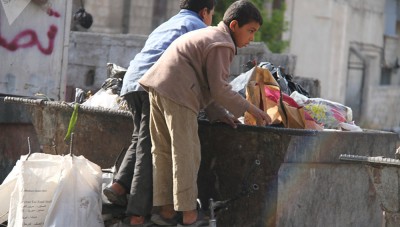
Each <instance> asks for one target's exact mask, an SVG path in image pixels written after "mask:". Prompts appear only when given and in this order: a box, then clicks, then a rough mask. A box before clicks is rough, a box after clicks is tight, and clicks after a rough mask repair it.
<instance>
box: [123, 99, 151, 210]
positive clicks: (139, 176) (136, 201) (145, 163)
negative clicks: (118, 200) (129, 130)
mask: <svg viewBox="0 0 400 227" xmlns="http://www.w3.org/2000/svg"><path fill="white" fill-rule="evenodd" d="M134 94H135V99H137V104H138V105H137V106H136V107H137V110H136V111H137V112H139V113H140V114H138V115H139V116H138V118H139V119H138V121H139V122H140V124H139V125H135V127H139V136H138V140H137V146H136V162H135V163H134V168H135V170H134V173H133V179H132V185H131V190H130V195H129V201H128V206H127V210H126V213H127V215H128V216H132V215H137V216H146V215H149V214H150V212H151V208H152V205H153V204H152V201H153V180H152V177H153V176H152V172H153V166H152V157H151V138H150V127H149V120H150V102H149V96H148V94H147V92H145V91H138V92H134Z"/></svg>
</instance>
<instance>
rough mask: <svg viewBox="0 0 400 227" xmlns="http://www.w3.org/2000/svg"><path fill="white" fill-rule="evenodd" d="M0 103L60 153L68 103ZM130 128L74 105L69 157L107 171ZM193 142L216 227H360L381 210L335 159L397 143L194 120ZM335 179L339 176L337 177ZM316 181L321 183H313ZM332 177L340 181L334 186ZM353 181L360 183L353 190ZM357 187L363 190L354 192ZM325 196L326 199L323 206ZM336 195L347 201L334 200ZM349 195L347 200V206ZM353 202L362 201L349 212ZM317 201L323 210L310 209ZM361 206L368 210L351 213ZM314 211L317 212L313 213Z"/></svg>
mask: <svg viewBox="0 0 400 227" xmlns="http://www.w3.org/2000/svg"><path fill="white" fill-rule="evenodd" d="M5 101H6V102H10V103H18V104H24V105H28V106H30V107H29V108H30V110H31V113H32V116H33V117H32V119H33V125H34V127H35V130H36V132H37V134H38V138H39V142H40V143H41V145H42V146H43V152H45V153H58V154H60V153H66V152H68V146H67V145H66V144H65V142H64V141H63V139H64V136H65V134H66V131H67V128H68V123H69V119H70V116H71V114H72V111H73V107H72V106H71V105H69V104H66V103H62V102H52V101H44V100H28V99H20V98H14V97H7V98H6V99H5ZM131 125H132V123H131V117H130V114H129V112H125V111H111V110H106V109H102V108H90V107H84V106H79V113H78V120H77V124H76V128H75V133H74V134H75V136H74V148H73V150H74V153H75V154H77V155H84V156H85V157H86V158H88V159H89V160H91V161H93V162H95V163H97V164H99V165H100V166H101V167H102V168H108V167H110V166H112V165H113V164H114V162H115V159H116V157H117V156H118V154H119V152H120V150H121V149H124V148H126V147H127V146H128V145H129V142H130V137H131V129H132V128H131V127H132V126H131ZM199 136H200V141H201V146H202V162H201V166H200V171H199V178H198V186H199V198H200V200H201V202H202V205H203V208H204V209H207V207H208V206H209V199H210V198H212V199H213V200H214V201H226V205H225V206H222V208H221V209H220V210H219V211H218V212H217V213H216V215H217V223H218V226H219V227H221V226H227V227H232V226H238V227H242V226H246V227H247V226H321V225H322V224H323V222H324V220H325V221H326V223H328V226H329V223H332V222H333V221H331V220H340V219H343V218H347V217H349V215H348V214H351V217H352V219H351V221H352V222H351V223H350V224H349V225H348V226H363V225H360V223H365V217H366V215H368V217H369V219H368V221H370V223H373V224H375V223H377V222H378V221H379V220H380V217H381V215H382V212H381V209H380V206H379V201H378V199H377V198H376V196H374V195H375V194H376V193H375V192H374V190H373V189H372V188H373V186H371V187H369V185H370V184H371V185H372V183H371V182H370V180H369V177H368V174H367V173H365V174H364V173H363V172H362V171H360V169H362V168H363V167H358V166H346V164H343V163H339V162H340V161H339V159H338V158H339V155H340V154H343V153H347V154H353V155H369V156H386V157H393V156H394V153H393V152H392V151H394V150H395V147H396V141H397V134H395V133H389V132H382V131H372V130H365V131H363V132H339V131H312V130H295V129H283V128H273V127H253V126H246V125H240V126H239V127H238V128H237V129H233V128H231V127H230V126H227V125H224V124H210V123H208V122H207V121H199ZM327 166H328V167H332V168H331V169H330V168H326V167H327ZM337 167H338V168H339V170H343V172H341V171H338V169H337ZM349 167H350V168H349ZM342 173H344V174H347V175H343V176H341V175H340V174H342ZM353 173H354V174H353ZM318 176H321V177H322V178H323V179H325V181H318V179H320V178H319V177H318ZM338 176H341V177H338ZM337 178H339V179H341V180H339V181H337ZM349 179H351V181H349ZM357 180H360V181H361V182H363V183H364V184H361V186H360V185H359V184H354V181H357ZM353 186H354V187H353ZM364 187H367V189H364V190H362V191H358V192H357V190H358V189H360V188H362V189H363V188H364ZM314 190H319V191H321V192H323V193H316V191H314ZM353 190H355V191H353ZM329 193H333V194H334V197H332V199H330V200H328V201H329V203H325V204H324V203H323V201H324V199H326V198H327V197H329ZM365 193H367V194H366V195H365ZM342 194H343V195H344V194H346V195H347V196H346V197H343V199H342V198H341V197H340V195H342ZM313 195H315V196H314V197H313ZM302 196H304V197H302ZM352 196H353V198H354V199H353V200H349V198H352ZM302 198H307V199H308V201H311V202H307V201H306V200H304V199H302ZM357 200H362V201H361V202H358V203H357V202H356V203H357V204H356V206H349V204H350V203H354V202H355V201H357ZM365 200H367V201H365ZM318 201H321V204H324V205H325V207H322V205H321V204H318V206H315V205H316V203H317V202H318ZM211 204H213V203H211ZM362 205H363V206H369V209H368V210H367V211H365V210H362V209H361V210H354V208H355V207H356V208H357V206H362ZM316 207H319V209H320V210H321V211H323V212H321V213H320V215H318V209H316ZM337 208H340V209H341V210H339V211H338V210H337ZM307 210H309V211H311V212H314V213H312V215H311V216H312V217H313V218H315V217H317V218H316V219H315V220H317V221H318V222H315V223H312V221H311V223H307V224H305V223H303V224H300V225H298V223H302V221H303V220H304V219H302V218H303V215H305V214H307ZM328 211H331V212H330V213H329V212H328ZM296 212H297V213H296ZM366 212H370V213H368V214H366ZM309 220H311V219H307V221H309ZM337 223H339V222H336V224H337ZM336 224H335V226H346V225H336ZM374 226H376V225H374Z"/></svg>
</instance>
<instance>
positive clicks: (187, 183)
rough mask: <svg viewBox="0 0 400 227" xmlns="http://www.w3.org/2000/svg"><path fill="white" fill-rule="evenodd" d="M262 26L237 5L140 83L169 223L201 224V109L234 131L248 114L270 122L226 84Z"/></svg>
mask: <svg viewBox="0 0 400 227" xmlns="http://www.w3.org/2000/svg"><path fill="white" fill-rule="evenodd" d="M262 22H263V20H262V17H261V14H260V12H259V10H258V9H257V8H256V7H255V6H254V5H253V4H252V3H251V2H249V1H246V0H240V1H236V2H234V3H233V4H232V5H231V6H229V8H228V9H227V10H226V12H225V14H224V18H223V21H221V22H220V23H219V24H218V26H216V27H207V28H203V29H199V30H196V31H192V32H189V33H186V34H185V35H182V36H181V37H179V38H178V39H176V40H175V41H174V42H173V43H172V44H171V45H170V46H169V47H168V49H167V50H166V51H165V52H164V54H163V55H162V57H161V58H160V59H159V60H158V61H157V62H156V63H155V64H154V65H153V66H152V67H151V68H150V69H149V70H148V71H147V73H146V74H145V75H144V76H143V77H142V78H141V79H140V80H139V83H140V84H141V85H142V86H143V87H144V88H145V89H146V90H147V91H148V92H149V96H150V108H151V111H150V112H151V113H150V133H151V138H152V144H153V148H152V155H153V205H154V206H160V207H161V209H160V214H158V215H159V216H161V217H162V218H164V219H165V220H166V221H168V220H169V219H173V218H174V217H175V216H176V214H177V212H179V211H182V214H183V220H182V223H181V224H180V225H183V226H200V225H201V224H202V220H200V219H201V218H200V217H199V215H198V212H197V210H196V199H197V195H198V191H197V174H198V170H199V167H200V159H201V154H200V141H199V137H198V121H197V115H198V113H199V111H200V110H201V109H205V111H206V113H207V116H208V117H209V119H210V121H217V120H219V121H222V122H225V123H227V124H230V125H231V126H232V127H234V128H235V127H236V124H235V122H237V117H240V116H242V115H243V114H244V112H245V111H248V112H249V113H250V114H252V115H253V116H254V117H255V118H256V119H257V122H258V125H260V126H263V125H266V124H269V123H270V118H269V117H268V115H267V114H266V113H264V112H263V111H262V110H260V109H259V108H258V107H256V106H254V105H253V104H251V103H249V102H248V101H246V100H245V99H244V98H243V97H242V96H241V95H239V94H238V93H236V92H234V91H232V89H231V86H230V85H229V83H228V77H229V68H230V64H231V62H232V60H233V58H234V56H235V54H236V47H239V48H240V47H244V46H246V45H247V44H249V43H250V42H251V41H253V39H254V34H255V33H256V31H258V29H259V28H260V26H261V25H262ZM226 110H228V111H229V113H228V112H227V111H226ZM180 225H178V226H180Z"/></svg>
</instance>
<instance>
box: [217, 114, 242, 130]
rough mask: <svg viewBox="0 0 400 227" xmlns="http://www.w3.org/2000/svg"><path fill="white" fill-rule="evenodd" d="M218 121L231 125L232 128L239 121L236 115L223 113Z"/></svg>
mask: <svg viewBox="0 0 400 227" xmlns="http://www.w3.org/2000/svg"><path fill="white" fill-rule="evenodd" d="M219 121H220V122H224V123H225V124H228V125H230V126H232V128H237V125H236V123H240V121H239V120H238V119H237V118H236V117H234V116H232V115H230V114H225V115H224V116H223V117H221V118H220V119H219Z"/></svg>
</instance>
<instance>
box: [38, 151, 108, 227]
mask: <svg viewBox="0 0 400 227" xmlns="http://www.w3.org/2000/svg"><path fill="white" fill-rule="evenodd" d="M64 165H65V171H64V172H63V174H62V180H61V182H60V185H59V187H58V188H57V190H56V192H55V194H54V197H53V202H52V203H51V206H50V208H49V211H48V215H47V217H46V220H45V222H44V226H82V227H86V226H87V227H98V226H104V223H103V219H102V216H101V208H102V200H101V180H102V176H101V175H102V171H101V169H100V167H99V166H97V165H96V164H94V163H92V162H90V161H88V160H87V159H85V158H84V157H83V156H79V157H76V156H73V157H71V156H69V155H68V156H65V160H64Z"/></svg>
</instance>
